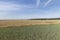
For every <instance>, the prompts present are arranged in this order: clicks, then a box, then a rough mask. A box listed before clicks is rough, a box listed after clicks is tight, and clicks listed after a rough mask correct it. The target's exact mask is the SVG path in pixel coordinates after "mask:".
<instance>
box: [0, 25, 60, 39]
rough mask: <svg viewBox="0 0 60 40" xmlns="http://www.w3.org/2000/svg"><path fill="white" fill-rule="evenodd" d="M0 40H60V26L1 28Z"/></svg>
mask: <svg viewBox="0 0 60 40" xmlns="http://www.w3.org/2000/svg"><path fill="white" fill-rule="evenodd" d="M0 40H60V25H59V24H58V25H36V26H20V27H12V28H0Z"/></svg>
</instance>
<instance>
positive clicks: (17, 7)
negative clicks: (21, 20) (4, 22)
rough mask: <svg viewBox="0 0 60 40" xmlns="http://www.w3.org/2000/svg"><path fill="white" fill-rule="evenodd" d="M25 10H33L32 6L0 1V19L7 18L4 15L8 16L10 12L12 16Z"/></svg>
mask: <svg viewBox="0 0 60 40" xmlns="http://www.w3.org/2000/svg"><path fill="white" fill-rule="evenodd" d="M26 8H33V6H32V5H24V4H16V3H11V2H4V1H0V19H2V18H3V19H4V18H7V17H8V16H6V15H9V14H10V12H11V13H12V14H13V13H14V12H15V11H21V10H24V9H26ZM10 16H11V15H10Z"/></svg>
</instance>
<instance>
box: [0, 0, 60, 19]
mask: <svg viewBox="0 0 60 40" xmlns="http://www.w3.org/2000/svg"><path fill="white" fill-rule="evenodd" d="M58 17H60V0H0V19H31V18H58Z"/></svg>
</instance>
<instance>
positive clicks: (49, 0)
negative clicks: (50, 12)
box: [44, 0, 52, 7]
mask: <svg viewBox="0 0 60 40" xmlns="http://www.w3.org/2000/svg"><path fill="white" fill-rule="evenodd" d="M51 1H52V0H48V1H47V2H46V3H45V5H44V7H46V6H47V5H48V4H49V3H50V2H51Z"/></svg>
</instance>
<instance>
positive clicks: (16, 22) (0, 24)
mask: <svg viewBox="0 0 60 40" xmlns="http://www.w3.org/2000/svg"><path fill="white" fill-rule="evenodd" d="M42 24H43V25H45V24H46V25H47V24H60V20H0V27H10V26H30V25H42Z"/></svg>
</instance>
